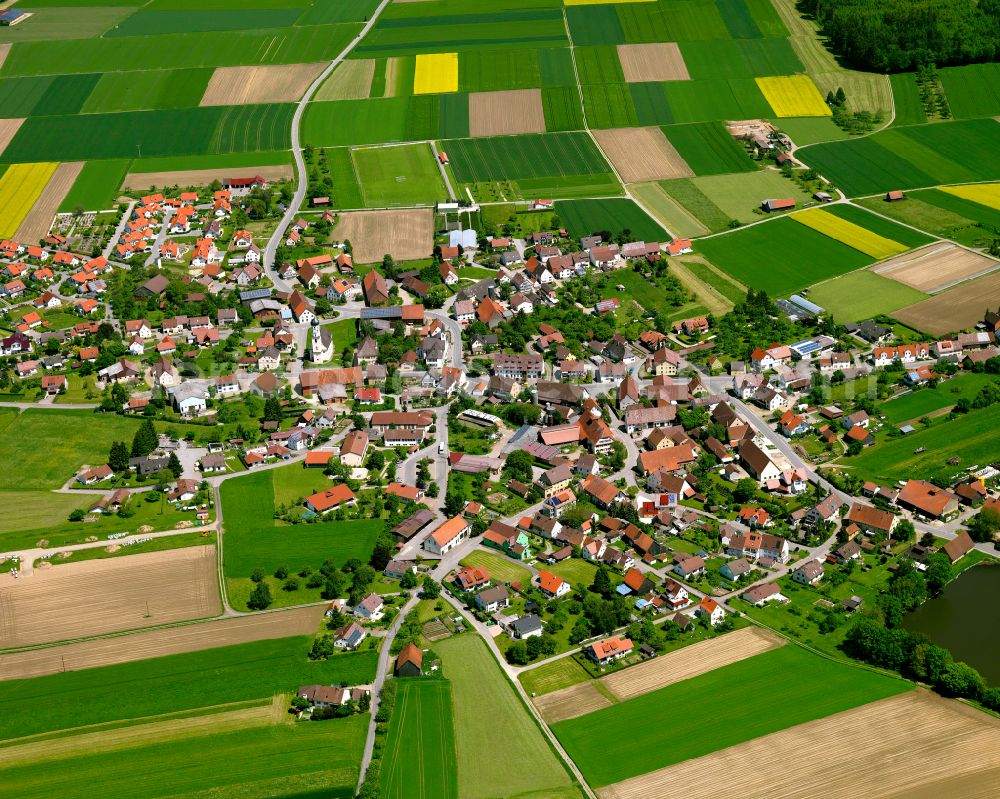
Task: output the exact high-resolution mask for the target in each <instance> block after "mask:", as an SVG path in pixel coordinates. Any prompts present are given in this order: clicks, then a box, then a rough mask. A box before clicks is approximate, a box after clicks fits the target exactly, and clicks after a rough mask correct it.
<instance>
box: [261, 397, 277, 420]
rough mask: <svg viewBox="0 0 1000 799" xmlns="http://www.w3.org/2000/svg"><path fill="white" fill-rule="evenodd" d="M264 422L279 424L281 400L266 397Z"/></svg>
mask: <svg viewBox="0 0 1000 799" xmlns="http://www.w3.org/2000/svg"><path fill="white" fill-rule="evenodd" d="M263 419H264V421H265V422H280V421H281V400H279V399H278V398H277V397H268V398H267V400H266V401H265V402H264V416H263Z"/></svg>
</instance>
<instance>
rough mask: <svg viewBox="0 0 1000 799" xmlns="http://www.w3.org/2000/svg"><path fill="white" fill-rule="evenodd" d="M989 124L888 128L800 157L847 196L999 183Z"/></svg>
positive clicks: (823, 146)
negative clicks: (951, 185)
mask: <svg viewBox="0 0 1000 799" xmlns="http://www.w3.org/2000/svg"><path fill="white" fill-rule="evenodd" d="M996 128H997V123H996V122H995V121H994V120H992V119H973V120H960V121H953V122H944V123H941V124H935V125H923V126H919V125H917V126H910V127H905V128H891V129H889V130H885V131H881V132H879V133H875V134H873V135H871V136H867V137H865V138H861V139H852V140H850V141H842V142H833V143H830V144H817V145H813V146H811V147H807V148H803V149H802V150H800V151H799V153H798V155H799V157H800V158H801V159H802V160H803V161H804V162H805V163H807V164H808V165H809V166H811V167H813V168H814V169H816V170H817V171H819V172H821V173H822V174H823V175H825V176H826V177H827V178H828V179H829V180H831V181H833V183H834V184H835V185H837V186H839V187H840V188H841V189H843V190H844V191H845V192H846V193H847V194H848V195H850V196H859V195H866V194H877V193H879V192H885V191H889V190H890V189H916V188H921V187H931V186H937V185H940V184H942V183H964V182H975V181H983V180H996V179H998V178H1000V156H998V154H997V150H996V147H995V144H996Z"/></svg>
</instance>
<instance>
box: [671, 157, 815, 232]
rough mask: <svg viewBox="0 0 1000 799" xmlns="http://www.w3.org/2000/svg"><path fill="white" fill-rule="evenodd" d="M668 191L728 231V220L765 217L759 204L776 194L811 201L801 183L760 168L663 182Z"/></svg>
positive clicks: (706, 220) (703, 218)
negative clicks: (756, 170) (798, 183)
mask: <svg viewBox="0 0 1000 799" xmlns="http://www.w3.org/2000/svg"><path fill="white" fill-rule="evenodd" d="M662 185H663V187H664V189H666V191H667V193H668V194H670V195H671V196H673V197H674V199H675V200H676V201H678V202H679V203H681V204H683V205H684V207H685V208H686V209H687V210H688V211H689V212H690V213H692V214H695V215H696V216H697V217H698V219H699V220H700V221H701V222H702V223H703V224H704V225H706V226H708V227H709V228H710V229H711V230H714V231H720V230H725V229H726V227H727V226H728V224H729V221H730V220H732V219H735V220H737V221H739V222H743V223H748V222H756V221H759V220H760V219H762V218H763V214H762V212H761V210H760V204H761V202H763V201H764V200H766V199H769V198H773V197H790V198H792V199H794V200H795V201H796V202H798V203H799V204H802V203H804V202H808V200H809V195H807V194H806V193H805V192H804V191H803V190H802V189H801V188H799V186H798V185H797V184H795V183H793V182H792V181H790V180H788V179H787V178H785V177H783V176H782V175H781V173H780V172H775V171H773V170H761V171H759V172H745V173H742V174H741V173H736V174H727V175H709V176H705V177H696V178H689V179H687V180H682V181H669V182H666V183H664V184H662Z"/></svg>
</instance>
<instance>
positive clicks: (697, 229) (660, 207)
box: [629, 180, 724, 237]
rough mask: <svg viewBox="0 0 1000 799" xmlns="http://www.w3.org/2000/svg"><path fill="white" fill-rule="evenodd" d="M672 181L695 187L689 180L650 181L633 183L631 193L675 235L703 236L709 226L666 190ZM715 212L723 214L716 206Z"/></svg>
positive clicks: (702, 197)
mask: <svg viewBox="0 0 1000 799" xmlns="http://www.w3.org/2000/svg"><path fill="white" fill-rule="evenodd" d="M671 183H684V184H685V185H686V186H688V187H692V188H693V184H692V183H691V182H690V181H688V180H684V181H663V182H660V183H658V182H649V183H633V184H631V185H630V186H629V193H630V194H631V195H632V196H633V197H635V198H636V200H638V201H639V202H641V203H642V204H643V206H645V207H646V208H648V209H649V212H650V213H651V214H653V215H654V216H655V217H656V219H657V220H659V221H660V222H661V223H662V224H663V225H664V227H666V228H667V229H669V230H670V232H671V233H673V234H674V235H675V236H688V237H690V236H701V235H704V234H705V233H708V232H709V229H708V227H707V226H706V225H705V224H703V223H702V221H701V220H700V219H698V218H697V217H696V216H695V215H694V214H692V213H690V211H689V210H688V209H687V207H686V206H685V205H682V204H681V203H679V202H677V200H675V199H674V198H673V197H671V196H670V194H669V193H668V192H667V190H666V186H667V185H668V184H671ZM698 194H699V197H700V198H701V199H702V200H704V201H706V202H707V198H705V196H704V195H702V194H701V193H700V192H699V193H698ZM715 212H716V213H717V214H719V215H720V216H721V215H722V212H721V211H719V209H718V208H717V207H716V209H715ZM723 224H724V223H723Z"/></svg>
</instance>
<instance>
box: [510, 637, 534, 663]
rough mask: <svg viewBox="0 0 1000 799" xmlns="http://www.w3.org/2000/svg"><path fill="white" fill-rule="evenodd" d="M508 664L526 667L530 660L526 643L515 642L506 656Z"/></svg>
mask: <svg viewBox="0 0 1000 799" xmlns="http://www.w3.org/2000/svg"><path fill="white" fill-rule="evenodd" d="M506 658H507V662H508V663H510V664H512V665H514V666H525V665H527V664H528V661H529V660H530V658H529V657H528V647H527V645H526V644H525V642H524V641H515V642H514V643H513V644H511V645H510V649H508V650H507V654H506Z"/></svg>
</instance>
